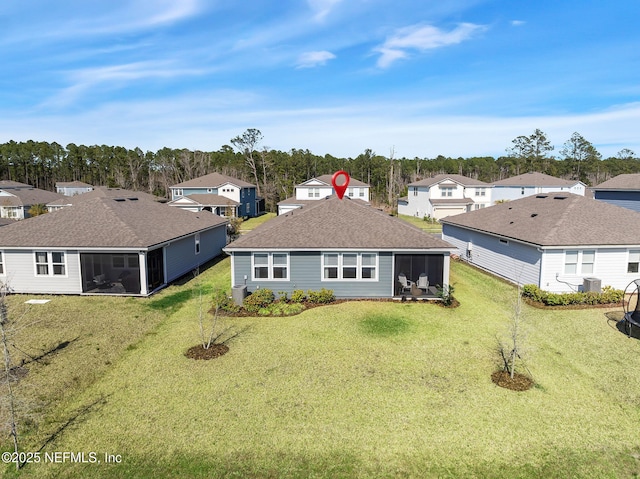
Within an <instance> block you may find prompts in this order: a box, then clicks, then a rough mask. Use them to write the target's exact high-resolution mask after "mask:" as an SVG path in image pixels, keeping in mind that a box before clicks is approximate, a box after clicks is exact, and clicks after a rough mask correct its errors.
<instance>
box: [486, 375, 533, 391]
mask: <svg viewBox="0 0 640 479" xmlns="http://www.w3.org/2000/svg"><path fill="white" fill-rule="evenodd" d="M491 380H492V381H493V382H494V383H495V384H497V385H498V386H500V387H501V388H505V389H511V390H512V391H526V390H528V389H531V387H532V386H533V379H531V378H530V377H527V376H525V375H524V374H520V373H514V375H513V378H512V377H511V375H510V374H509V373H508V372H507V371H495V372H494V373H493V374H492V375H491Z"/></svg>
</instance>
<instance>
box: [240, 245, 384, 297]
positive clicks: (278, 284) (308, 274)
mask: <svg viewBox="0 0 640 479" xmlns="http://www.w3.org/2000/svg"><path fill="white" fill-rule="evenodd" d="M321 254H322V253H321V252H320V251H304V252H302V251H294V252H291V253H290V254H289V278H290V280H289V281H264V280H260V281H252V280H251V253H244V252H242V253H234V261H233V264H234V277H235V282H236V284H237V285H241V284H245V279H244V276H245V275H246V277H247V280H246V284H247V289H248V291H249V292H253V291H255V290H256V289H257V288H258V287H260V288H268V289H271V290H273V292H274V293H276V295H277V294H278V291H287V292H288V293H291V292H292V291H293V290H296V289H302V290H304V291H307V290H309V289H311V290H319V289H322V288H326V289H332V290H333V292H334V294H335V295H336V297H337V298H388V297H391V294H392V279H393V255H392V254H391V253H390V252H381V253H379V254H378V280H377V281H344V280H341V281H323V280H322V261H321Z"/></svg>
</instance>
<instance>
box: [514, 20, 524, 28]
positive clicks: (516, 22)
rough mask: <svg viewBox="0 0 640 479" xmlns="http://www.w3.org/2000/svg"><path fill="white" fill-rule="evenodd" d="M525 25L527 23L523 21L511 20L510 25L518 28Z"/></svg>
mask: <svg viewBox="0 0 640 479" xmlns="http://www.w3.org/2000/svg"><path fill="white" fill-rule="evenodd" d="M525 23H527V22H525V21H523V20H511V25H513V26H514V27H519V26H521V25H524V24H525Z"/></svg>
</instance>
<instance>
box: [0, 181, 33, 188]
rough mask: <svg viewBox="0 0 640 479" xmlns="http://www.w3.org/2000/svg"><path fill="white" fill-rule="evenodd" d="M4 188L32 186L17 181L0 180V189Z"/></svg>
mask: <svg viewBox="0 0 640 479" xmlns="http://www.w3.org/2000/svg"><path fill="white" fill-rule="evenodd" d="M5 188H33V186H31V185H28V184H26V183H20V182H19V181H12V180H1V181H0V190H2V189H5Z"/></svg>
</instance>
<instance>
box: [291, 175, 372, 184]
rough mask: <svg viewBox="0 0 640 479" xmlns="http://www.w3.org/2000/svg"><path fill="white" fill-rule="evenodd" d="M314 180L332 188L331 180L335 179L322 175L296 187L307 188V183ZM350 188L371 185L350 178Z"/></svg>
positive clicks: (331, 176)
mask: <svg viewBox="0 0 640 479" xmlns="http://www.w3.org/2000/svg"><path fill="white" fill-rule="evenodd" d="M314 179H315V180H318V181H321V182H322V183H324V184H326V185H327V186H332V183H331V180H332V179H333V175H320V176H315V177H313V178H311V179H308V180H307V181H305V182H303V183H300V184H299V185H296V186H302V187H305V186H307V183H308V182H309V181H312V180H314ZM349 186H369V185H368V184H366V183H363V182H362V181H360V180H356V179H355V178H353V177H350V178H349Z"/></svg>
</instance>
